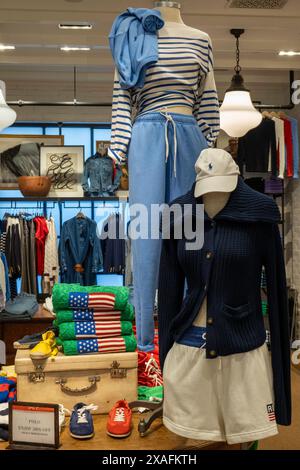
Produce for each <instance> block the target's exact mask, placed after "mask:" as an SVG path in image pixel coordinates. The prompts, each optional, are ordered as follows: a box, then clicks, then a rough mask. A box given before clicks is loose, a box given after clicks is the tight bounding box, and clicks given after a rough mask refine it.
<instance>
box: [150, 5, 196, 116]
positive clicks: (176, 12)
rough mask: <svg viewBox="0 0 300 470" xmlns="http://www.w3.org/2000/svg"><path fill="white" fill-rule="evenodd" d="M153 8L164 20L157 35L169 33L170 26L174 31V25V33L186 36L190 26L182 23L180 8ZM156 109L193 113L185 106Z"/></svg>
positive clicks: (186, 113) (189, 114)
mask: <svg viewBox="0 0 300 470" xmlns="http://www.w3.org/2000/svg"><path fill="white" fill-rule="evenodd" d="M166 3H168V2H166ZM170 3H171V2H170ZM155 10H158V11H160V13H161V16H162V19H163V20H164V22H165V25H164V27H163V28H162V29H161V30H159V36H168V35H170V33H169V29H170V27H172V30H173V31H174V26H175V27H176V33H178V35H180V34H181V35H182V36H184V35H186V36H187V37H188V34H189V29H190V27H189V26H187V25H186V24H184V22H183V20H182V17H181V13H180V8H178V7H176V6H173V7H171V6H157V7H155ZM158 111H167V112H170V113H178V114H185V115H187V116H191V115H192V114H193V113H192V110H191V108H188V107H186V106H169V107H167V108H166V107H164V108H162V109H160V110H158Z"/></svg>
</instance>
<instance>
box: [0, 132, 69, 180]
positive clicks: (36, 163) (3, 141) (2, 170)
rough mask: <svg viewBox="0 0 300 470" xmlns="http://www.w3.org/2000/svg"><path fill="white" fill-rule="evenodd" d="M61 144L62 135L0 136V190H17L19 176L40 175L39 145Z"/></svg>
mask: <svg viewBox="0 0 300 470" xmlns="http://www.w3.org/2000/svg"><path fill="white" fill-rule="evenodd" d="M63 144H64V136H63V135H7V134H2V135H0V189H18V182H17V178H18V177H19V176H35V175H39V174H40V146H41V145H63Z"/></svg>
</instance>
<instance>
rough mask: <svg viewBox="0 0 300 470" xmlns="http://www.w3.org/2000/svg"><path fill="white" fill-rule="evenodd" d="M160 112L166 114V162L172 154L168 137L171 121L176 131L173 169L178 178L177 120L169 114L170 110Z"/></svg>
mask: <svg viewBox="0 0 300 470" xmlns="http://www.w3.org/2000/svg"><path fill="white" fill-rule="evenodd" d="M160 114H161V115H162V116H164V118H165V119H166V122H165V142H166V163H167V162H168V159H169V155H170V144H169V138H168V130H169V123H171V124H172V126H173V132H174V164H173V170H174V176H175V178H176V167H177V135H176V122H175V121H174V119H173V117H172V116H171V114H168V112H162V111H160Z"/></svg>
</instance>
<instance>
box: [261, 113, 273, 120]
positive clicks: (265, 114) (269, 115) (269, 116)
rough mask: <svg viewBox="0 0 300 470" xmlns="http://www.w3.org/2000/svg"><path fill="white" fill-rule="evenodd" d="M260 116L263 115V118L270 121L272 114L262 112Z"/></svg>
mask: <svg viewBox="0 0 300 470" xmlns="http://www.w3.org/2000/svg"><path fill="white" fill-rule="evenodd" d="M262 115H263V117H264V118H268V119H270V118H271V117H272V114H271V113H269V111H263V113H262Z"/></svg>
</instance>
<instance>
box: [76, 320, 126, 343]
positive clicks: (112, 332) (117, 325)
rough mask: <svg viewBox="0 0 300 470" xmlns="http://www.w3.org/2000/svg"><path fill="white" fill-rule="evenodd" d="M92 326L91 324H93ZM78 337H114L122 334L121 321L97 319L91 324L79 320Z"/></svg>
mask: <svg viewBox="0 0 300 470" xmlns="http://www.w3.org/2000/svg"><path fill="white" fill-rule="evenodd" d="M93 324H94V327H93V326H90V325H93ZM76 330H77V332H76V338H77V339H83V338H110V337H111V338H112V337H114V336H121V333H122V329H121V322H120V321H95V322H92V323H91V324H90V323H89V322H86V323H85V322H80V324H79V322H77V324H76Z"/></svg>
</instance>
